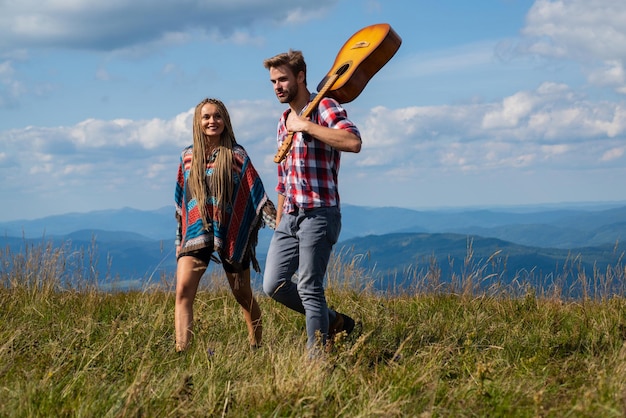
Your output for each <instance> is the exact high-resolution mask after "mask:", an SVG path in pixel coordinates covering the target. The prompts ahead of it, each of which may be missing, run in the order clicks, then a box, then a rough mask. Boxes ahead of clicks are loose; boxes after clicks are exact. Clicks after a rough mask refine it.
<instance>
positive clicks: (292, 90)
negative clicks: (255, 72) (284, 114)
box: [270, 65, 298, 103]
mask: <svg viewBox="0 0 626 418" xmlns="http://www.w3.org/2000/svg"><path fill="white" fill-rule="evenodd" d="M270 81H271V82H272V85H273V86H274V93H275V94H276V97H277V98H278V101H280V102H281V103H291V101H292V100H293V99H294V98H295V97H296V96H297V95H298V80H297V78H296V76H295V75H294V74H293V73H292V72H291V70H290V69H289V68H288V67H287V66H286V65H281V66H280V67H271V68H270Z"/></svg>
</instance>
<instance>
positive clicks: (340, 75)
mask: <svg viewBox="0 0 626 418" xmlns="http://www.w3.org/2000/svg"><path fill="white" fill-rule="evenodd" d="M401 43H402V39H401V38H400V37H399V36H398V34H397V33H396V32H395V31H394V30H393V29H392V28H391V26H390V25H389V24H387V23H380V24H376V25H371V26H367V27H365V28H363V29H361V30H359V31H358V32H356V33H355V34H354V35H352V36H351V37H350V39H348V41H347V42H346V43H345V44H344V45H343V47H341V50H340V51H339V53H338V54H337V57H336V58H335V62H334V63H333V66H332V67H331V69H330V71H329V72H328V74H327V75H326V76H325V77H324V79H323V80H322V81H321V82H320V83H319V85H318V86H317V91H318V93H317V95H316V96H315V98H314V99H313V101H312V102H311V103H309V106H308V107H307V108H306V110H305V111H304V113H303V114H302V116H303V117H305V118H306V117H309V116H310V115H311V113H312V112H313V111H314V110H315V109H317V106H318V105H319V102H320V101H321V100H322V98H324V97H332V98H333V99H335V100H337V101H338V102H339V103H348V102H351V101H352V100H354V99H356V98H357V97H358V96H359V94H361V92H362V91H363V89H364V88H365V86H366V85H367V83H368V82H369V81H370V79H371V78H372V77H373V76H374V74H376V73H377V72H378V71H379V70H380V69H381V68H383V66H384V65H385V64H386V63H387V62H388V61H389V60H390V59H391V57H393V56H394V54H395V53H396V51H397V50H398V49H399V48H400V44H401ZM292 143H293V132H290V133H289V135H288V136H287V138H285V140H284V141H283V143H282V144H281V146H280V148H279V149H278V152H277V153H276V155H275V156H274V162H275V163H280V162H281V161H283V160H284V159H285V158H286V157H287V154H289V151H290V150H291V145H292Z"/></svg>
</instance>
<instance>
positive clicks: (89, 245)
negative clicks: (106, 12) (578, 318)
mask: <svg viewBox="0 0 626 418" xmlns="http://www.w3.org/2000/svg"><path fill="white" fill-rule="evenodd" d="M173 214H174V210H173V208H172V207H163V208H160V209H157V210H138V209H132V208H122V209H113V210H101V211H93V212H88V213H68V214H63V215H55V216H49V217H45V218H40V219H34V220H17V221H9V222H0V233H1V234H2V235H1V236H0V244H2V247H3V248H10V249H11V253H13V254H15V253H16V252H20V251H22V250H24V249H25V248H27V246H30V247H32V246H33V245H36V244H37V243H50V242H51V243H53V245H57V246H61V245H65V246H66V247H68V251H72V252H79V251H82V253H83V254H84V253H85V251H86V249H87V250H89V251H91V253H90V258H91V260H90V261H89V263H92V264H95V265H94V266H91V267H92V269H93V270H94V271H97V272H98V277H99V278H100V279H101V280H104V279H103V278H107V280H113V279H115V280H117V281H119V282H127V283H134V284H137V283H144V284H145V283H146V282H148V281H149V282H155V281H159V280H163V279H164V278H165V279H166V280H169V279H168V278H171V276H172V274H173V272H174V271H175V263H176V262H175V257H174V253H173V248H174V247H173V240H174V235H175V227H176V223H175V220H174V215H173ZM342 214H343V216H342V223H343V225H342V232H341V236H340V241H339V242H338V244H337V245H336V247H335V251H336V253H341V254H343V255H344V256H346V257H350V258H354V257H355V256H358V257H356V259H358V260H359V267H361V268H364V269H367V270H369V271H371V272H372V276H373V277H376V278H377V283H378V285H377V287H378V288H388V287H390V286H391V281H394V283H393V285H394V286H395V285H401V286H404V285H410V283H409V282H410V281H411V280H413V279H414V277H415V276H416V275H420V274H421V275H423V274H426V273H427V271H428V270H429V269H432V266H433V264H436V265H437V269H438V270H439V271H440V274H441V277H442V278H443V280H444V281H445V280H452V279H454V278H455V277H461V276H463V274H467V272H465V273H464V269H465V270H467V259H468V254H471V256H472V257H471V258H472V260H471V261H472V263H475V264H474V265H473V268H482V269H487V268H494V266H495V264H498V266H497V268H498V269H499V270H500V271H499V273H498V274H493V275H492V277H497V279H498V280H505V281H511V280H519V278H520V277H522V276H523V277H525V278H526V279H529V280H531V281H533V280H534V281H545V280H546V277H557V276H558V277H561V278H564V280H566V281H568V280H570V278H567V277H566V276H565V275H564V271H565V270H571V274H572V276H574V275H575V272H576V271H580V270H584V271H586V272H587V274H590V272H593V271H604V270H605V269H606V268H610V267H611V266H616V265H618V264H619V263H621V256H622V254H623V251H624V246H623V245H622V244H621V242H622V241H623V240H624V238H626V204H620V203H616V204H606V205H595V206H593V205H569V206H563V207H536V208H531V207H527V208H522V207H517V208H504V209H455V210H452V209H449V210H443V209H442V210H430V211H421V210H413V209H406V208H397V207H363V206H354V205H343V207H342ZM271 235H272V231H271V230H268V229H262V230H261V232H260V234H259V245H258V247H257V253H258V256H259V261H260V262H261V263H263V261H264V258H265V253H266V251H267V247H268V246H269V241H270V239H271ZM487 260H489V263H488V264H489V265H487V264H485V265H482V264H481V263H487ZM5 265H6V263H5ZM255 280H257V281H258V280H259V278H258V277H256V278H255ZM566 285H571V283H569V282H568V283H566Z"/></svg>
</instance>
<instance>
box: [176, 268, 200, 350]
mask: <svg viewBox="0 0 626 418" xmlns="http://www.w3.org/2000/svg"><path fill="white" fill-rule="evenodd" d="M206 268H207V265H206V264H204V262H202V261H201V260H199V259H197V258H195V257H190V256H183V257H180V258H179V259H178V263H177V265H176V302H175V306H174V326H175V328H176V351H184V350H186V349H187V347H189V343H190V342H191V336H192V327H193V301H194V299H195V297H196V292H197V291H198V284H199V283H200V278H201V277H202V275H203V274H204V272H205V271H206Z"/></svg>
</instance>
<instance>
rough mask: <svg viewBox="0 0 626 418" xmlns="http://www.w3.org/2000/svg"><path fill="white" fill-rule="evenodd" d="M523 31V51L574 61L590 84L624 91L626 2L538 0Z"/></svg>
mask: <svg viewBox="0 0 626 418" xmlns="http://www.w3.org/2000/svg"><path fill="white" fill-rule="evenodd" d="M522 34H523V35H524V37H525V40H524V41H523V44H524V49H525V50H526V52H528V53H531V54H536V55H539V56H545V57H550V58H557V59H571V60H574V61H577V62H579V63H580V65H581V67H582V68H583V71H585V73H586V74H587V77H588V80H589V82H590V83H592V84H595V85H599V86H611V87H613V88H614V89H615V90H616V91H618V92H621V93H624V92H626V78H625V77H624V69H623V68H624V63H625V62H626V2H623V1H615V0H593V1H589V0H537V1H535V3H534V4H533V6H532V8H531V9H530V11H529V12H528V15H527V16H526V26H525V27H524V29H523V30H522Z"/></svg>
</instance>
